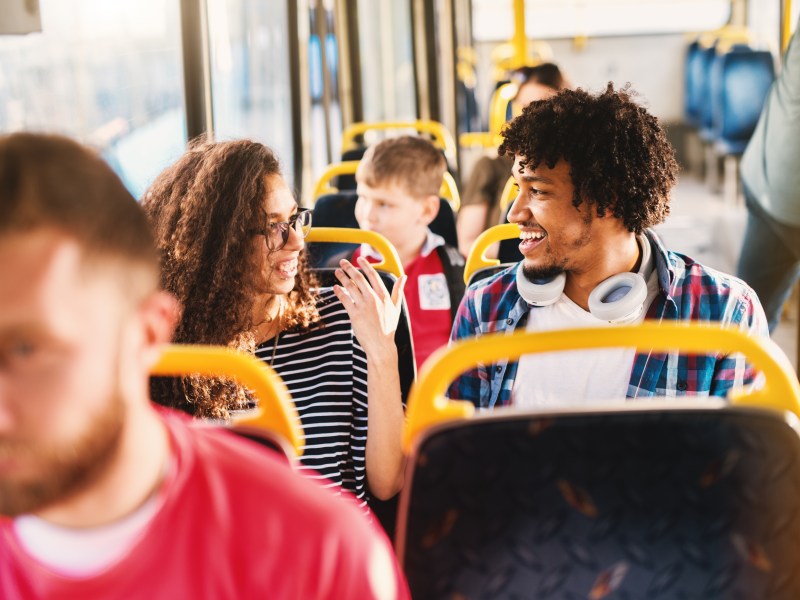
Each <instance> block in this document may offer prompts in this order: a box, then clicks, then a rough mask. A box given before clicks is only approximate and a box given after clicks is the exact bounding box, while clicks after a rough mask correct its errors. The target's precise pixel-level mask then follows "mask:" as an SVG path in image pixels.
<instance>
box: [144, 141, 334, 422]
mask: <svg viewBox="0 0 800 600" xmlns="http://www.w3.org/2000/svg"><path fill="white" fill-rule="evenodd" d="M273 175H280V165H279V162H278V159H277V157H276V156H275V154H274V153H273V152H272V151H271V150H270V149H269V148H267V147H266V146H264V145H263V144H259V143H258V142H253V141H250V140H235V141H228V142H208V141H205V140H203V139H200V140H197V141H196V142H194V143H193V144H192V146H191V147H190V149H189V151H188V152H186V154H184V155H183V156H182V157H181V158H180V159H179V160H178V161H177V162H176V163H175V164H174V165H172V166H171V167H169V168H167V169H166V170H165V171H164V172H162V173H161V174H160V175H159V176H158V177H157V178H156V180H155V181H154V182H153V184H152V185H151V186H150V188H149V189H148V190H147V192H146V193H145V195H144V198H143V200H142V206H143V208H144V209H145V212H146V213H147V215H148V217H149V219H150V222H151V224H152V227H153V230H154V233H155V238H156V244H157V247H158V250H159V252H160V255H161V285H162V287H163V288H164V289H165V290H166V291H168V292H170V293H172V294H173V295H175V296H176V297H177V299H178V300H179V302H180V304H181V316H180V320H179V322H178V326H177V328H176V330H175V336H174V338H173V341H174V342H175V343H191V344H217V345H224V346H229V347H231V348H235V349H237V350H243V351H246V352H253V351H254V350H255V344H256V340H255V337H254V335H253V333H252V330H253V328H254V325H255V324H254V323H253V321H252V308H253V302H254V298H255V297H256V281H255V279H256V276H257V275H258V274H259V273H260V270H258V269H255V267H254V263H253V260H252V253H253V250H252V231H253V228H254V225H256V224H263V223H266V221H267V214H266V213H265V211H264V198H266V197H267V196H268V195H269V194H270V190H269V189H268V183H269V177H270V176H273ZM254 271H255V273H254ZM314 285H315V284H314V282H313V281H312V278H311V275H310V273H309V272H308V270H307V268H306V264H305V260H304V255H303V254H301V257H300V261H299V264H298V275H297V279H296V283H295V287H294V289H293V290H292V292H291V293H290V294H289V298H288V300H289V302H288V303H287V305H288V306H287V308H286V310H285V312H284V313H283V316H282V324H283V325H284V326H285V327H287V328H298V327H299V328H305V327H308V326H310V325H311V324H312V323H314V322H316V321H317V320H318V318H319V315H318V313H317V308H316V301H315V296H314V294H313V293H312V287H313V286H314ZM151 395H152V396H151V397H152V399H153V400H154V401H155V402H158V403H159V404H163V405H166V406H171V407H174V408H178V409H180V410H183V411H185V412H188V413H189V414H191V415H194V416H199V417H209V418H227V417H228V416H229V411H230V410H233V409H237V408H242V407H244V406H246V405H247V404H248V402H249V397H248V393H247V392H246V391H245V390H244V389H242V388H240V387H239V386H237V385H236V384H234V383H233V382H231V381H230V380H226V379H223V378H209V377H185V378H158V379H154V380H153V383H152V385H151Z"/></svg>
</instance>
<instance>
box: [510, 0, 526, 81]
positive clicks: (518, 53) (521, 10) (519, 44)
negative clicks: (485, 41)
mask: <svg viewBox="0 0 800 600" xmlns="http://www.w3.org/2000/svg"><path fill="white" fill-rule="evenodd" d="M511 45H512V46H514V61H513V63H512V68H514V69H519V68H520V67H522V66H524V65H525V62H526V60H527V53H528V52H527V50H528V38H527V37H526V35H525V0H514V35H513V37H512V38H511Z"/></svg>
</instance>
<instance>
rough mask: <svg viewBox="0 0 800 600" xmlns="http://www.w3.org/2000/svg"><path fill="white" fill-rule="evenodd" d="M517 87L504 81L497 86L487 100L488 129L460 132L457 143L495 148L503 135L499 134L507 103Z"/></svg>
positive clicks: (504, 120)
mask: <svg viewBox="0 0 800 600" xmlns="http://www.w3.org/2000/svg"><path fill="white" fill-rule="evenodd" d="M518 89H519V88H518V87H517V84H515V83H504V84H503V85H501V86H500V87H498V88H497V89H496V90H495V91H494V93H493V94H492V100H491V102H489V131H473V132H469V133H462V134H461V135H460V136H459V137H458V141H459V143H460V144H461V145H462V146H463V147H465V148H468V147H470V146H481V147H483V148H497V147H498V146H499V145H500V144H502V143H503V136H501V135H500V131H501V130H502V129H503V125H505V123H506V114H507V112H508V104H509V102H511V101H512V100H513V99H514V98H515V97H516V95H517V90H518Z"/></svg>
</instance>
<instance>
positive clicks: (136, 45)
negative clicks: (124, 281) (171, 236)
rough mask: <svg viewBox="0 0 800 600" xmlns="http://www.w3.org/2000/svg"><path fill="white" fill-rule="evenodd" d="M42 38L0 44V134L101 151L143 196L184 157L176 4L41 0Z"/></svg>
mask: <svg viewBox="0 0 800 600" xmlns="http://www.w3.org/2000/svg"><path fill="white" fill-rule="evenodd" d="M40 10H41V15H42V32H41V33H32V34H29V35H25V36H0V131H3V132H12V131H19V130H34V131H50V132H58V133H63V134H66V135H70V136H73V137H75V138H77V139H79V140H81V141H83V142H87V143H90V144H92V145H94V146H96V147H97V148H98V149H99V150H100V151H101V152H102V154H103V155H104V156H105V157H106V159H107V160H108V161H109V163H110V164H111V165H112V166H113V167H114V169H115V170H116V171H117V173H118V174H119V175H120V177H121V178H122V180H123V181H124V182H125V184H126V185H127V186H128V188H129V189H130V191H131V193H133V194H134V196H136V197H137V198H138V197H140V196H141V194H142V193H143V192H144V190H145V189H146V188H147V186H148V185H149V184H150V183H151V182H152V180H153V178H154V177H155V176H156V175H157V174H158V173H159V172H160V171H161V170H162V169H163V168H164V167H166V166H167V165H169V164H170V163H171V162H172V161H174V160H175V158H177V157H178V156H180V154H181V153H182V152H183V150H184V147H185V143H186V124H185V116H184V114H185V113H184V108H183V75H182V70H181V45H180V44H181V42H180V40H181V36H180V17H179V13H178V2H177V1H175V0H114V1H113V2H109V1H107V0H41V2H40Z"/></svg>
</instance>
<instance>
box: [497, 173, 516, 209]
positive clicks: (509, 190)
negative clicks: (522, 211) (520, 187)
mask: <svg viewBox="0 0 800 600" xmlns="http://www.w3.org/2000/svg"><path fill="white" fill-rule="evenodd" d="M516 197H517V182H516V180H515V179H514V178H513V177H509V178H508V180H507V181H506V184H505V185H504V186H503V192H502V193H501V194H500V214H501V215H504V214H505V212H506V209H507V208H508V207H509V205H510V204H511V203H512V202H513V201H514V200H515V199H516Z"/></svg>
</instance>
